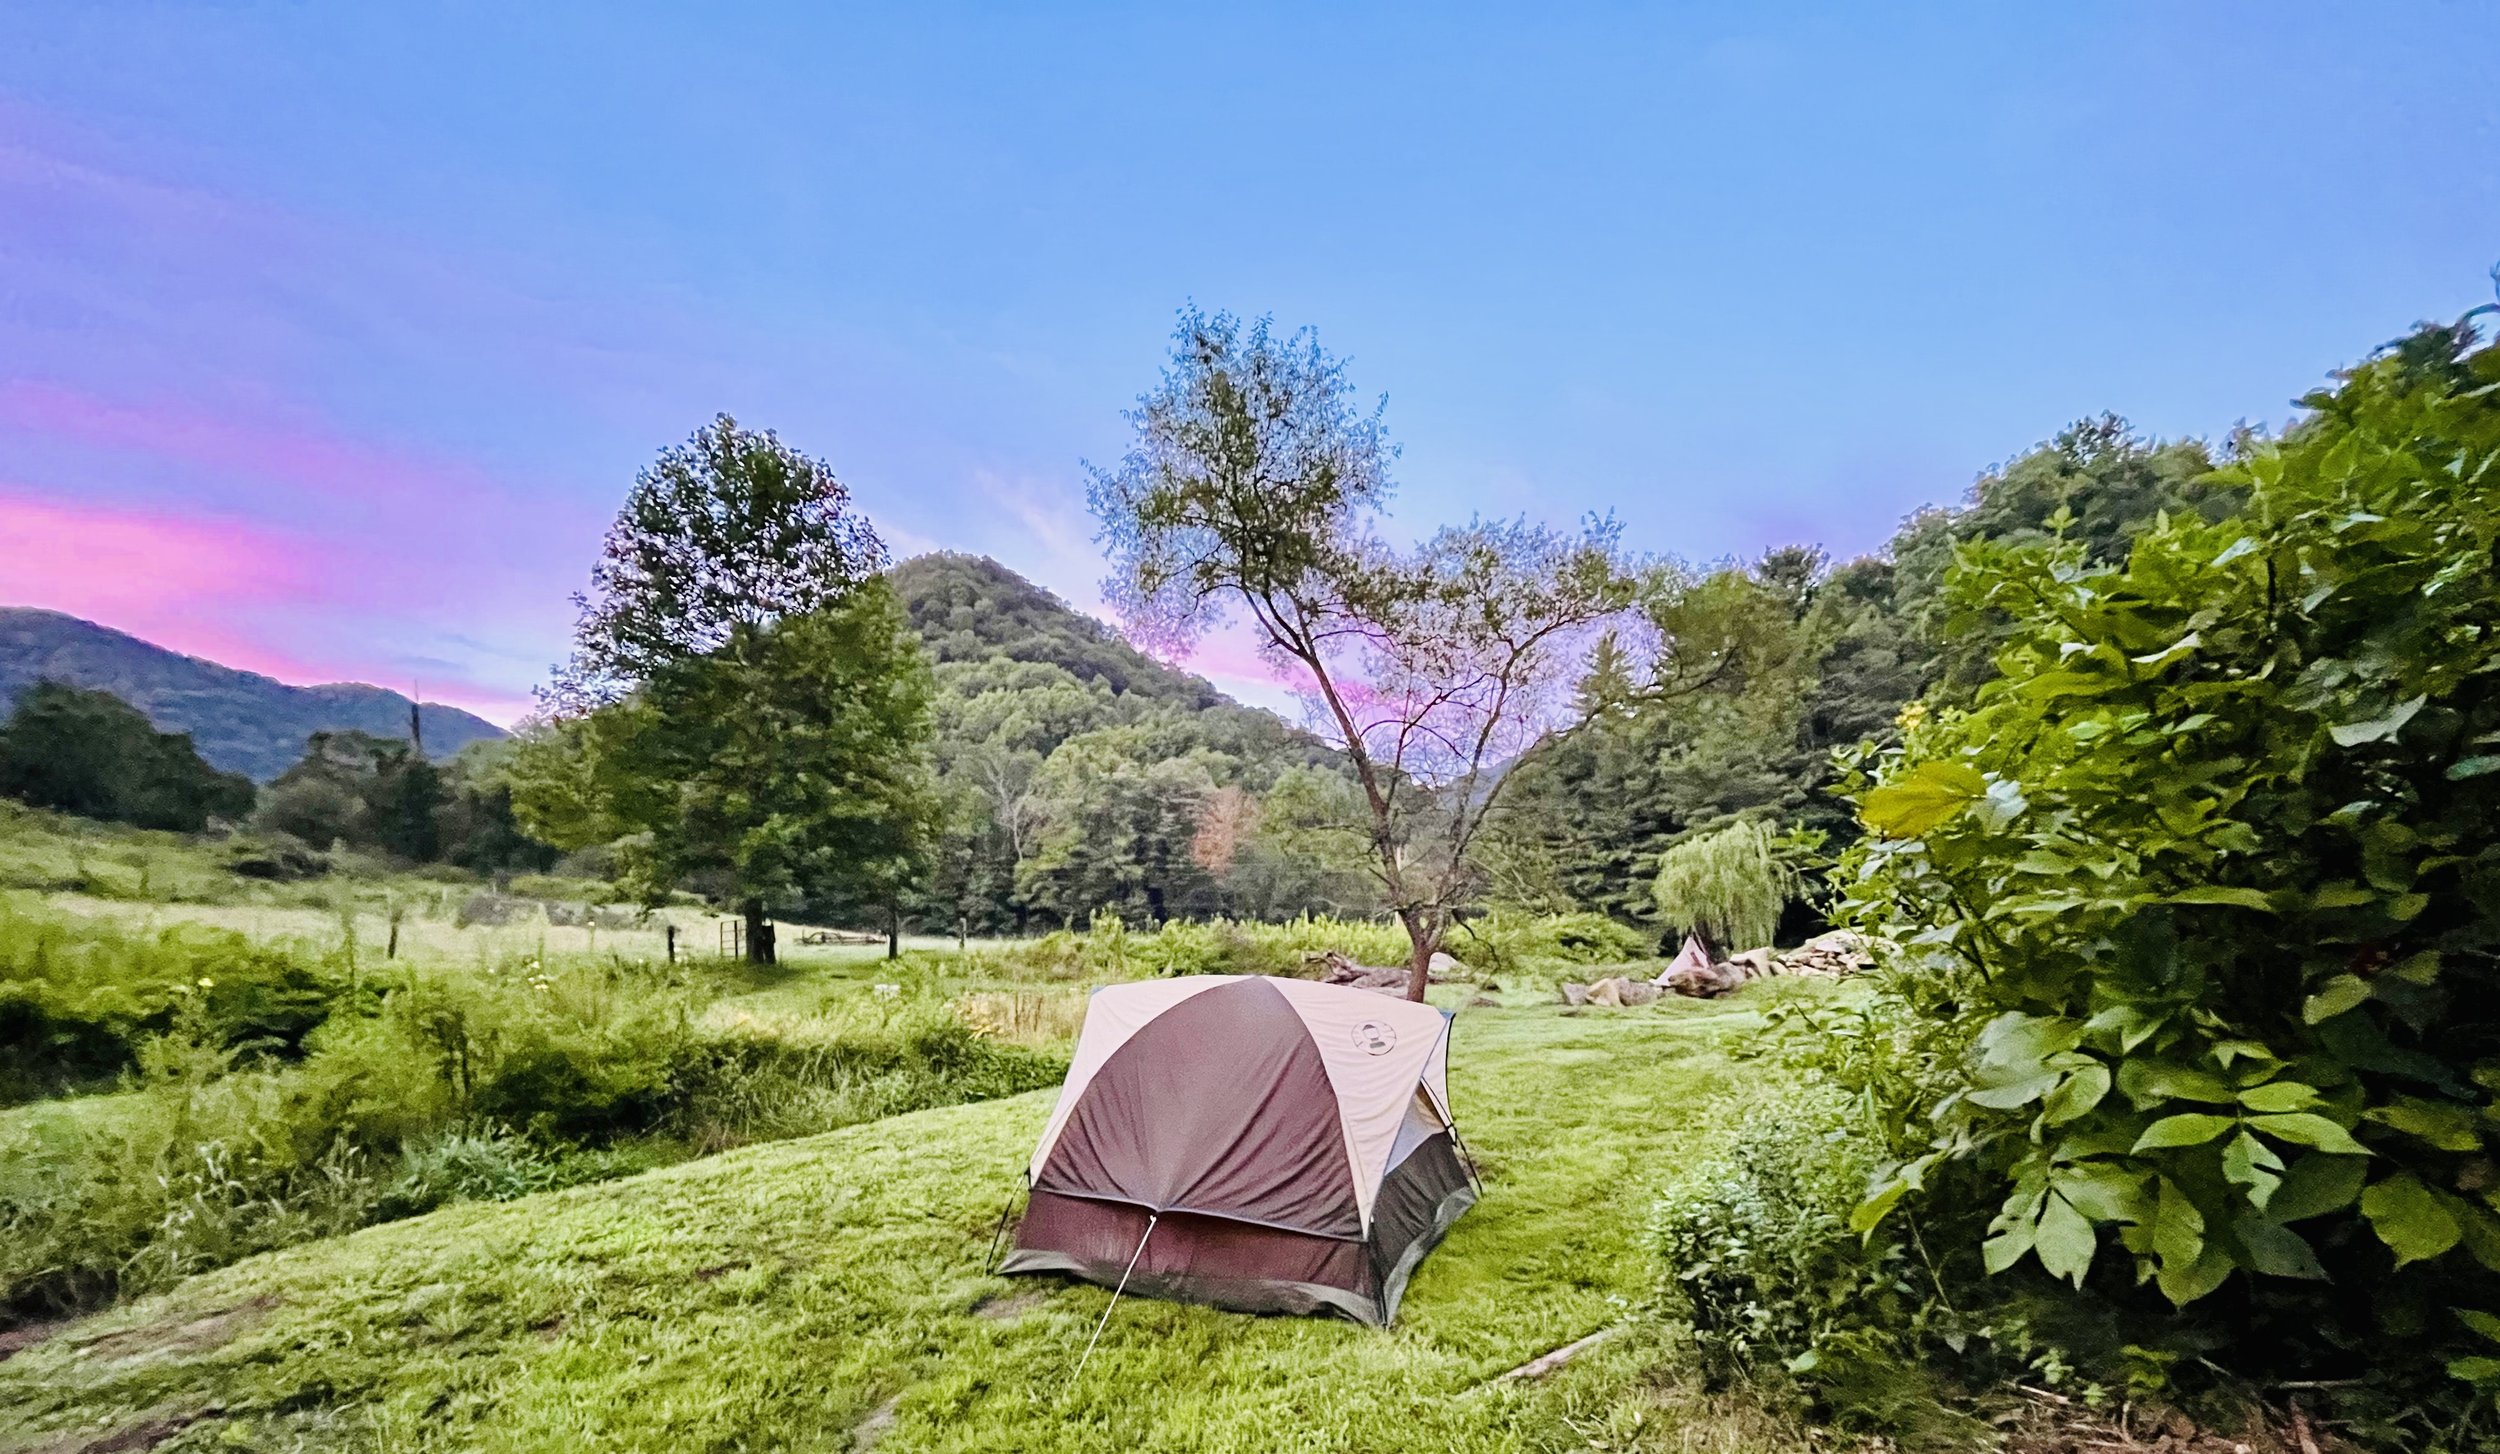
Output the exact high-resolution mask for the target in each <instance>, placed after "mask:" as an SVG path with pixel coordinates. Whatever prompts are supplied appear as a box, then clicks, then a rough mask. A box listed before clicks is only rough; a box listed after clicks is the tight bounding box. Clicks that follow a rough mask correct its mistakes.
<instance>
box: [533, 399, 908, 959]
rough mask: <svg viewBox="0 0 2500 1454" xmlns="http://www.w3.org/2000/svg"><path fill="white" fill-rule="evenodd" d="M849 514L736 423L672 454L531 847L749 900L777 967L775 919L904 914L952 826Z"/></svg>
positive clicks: (904, 665) (813, 478)
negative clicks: (610, 846)
mask: <svg viewBox="0 0 2500 1454" xmlns="http://www.w3.org/2000/svg"><path fill="white" fill-rule="evenodd" d="M847 507H848V495H847V493H846V492H845V491H844V490H843V488H842V486H841V485H840V484H839V483H837V482H836V481H835V479H834V477H833V474H832V471H831V470H829V469H828V468H826V467H825V466H824V465H822V464H821V463H819V462H817V461H814V460H811V459H808V458H807V457H806V456H804V455H800V454H798V453H797V452H796V451H793V450H791V449H789V448H788V447H787V446H784V445H783V444H782V443H781V442H780V441H779V440H778V439H776V438H774V437H773V436H772V435H771V434H769V433H767V434H760V435H759V434H753V433H749V432H746V431H742V430H740V429H739V428H738V427H737V426H736V424H735V423H733V422H732V421H731V420H729V419H728V418H727V417H725V416H724V417H723V418H721V419H719V420H717V421H715V422H714V423H713V424H712V425H710V426H708V427H707V428H705V429H703V430H700V431H698V432H697V433H696V434H695V436H694V438H693V439H692V440H690V441H689V442H688V443H687V444H686V445H685V446H684V447H682V448H679V449H673V450H670V451H668V452H666V453H664V454H663V455H662V456H661V457H660V459H659V461H658V463H656V464H655V465H653V466H652V467H651V468H650V469H647V470H645V471H644V472H643V473H642V475H641V476H640V477H639V478H638V479H637V480H636V482H635V486H634V489H633V491H632V493H631V494H630V495H629V496H628V497H627V500H626V504H625V507H624V509H623V511H622V512H621V513H620V514H619V515H618V517H617V521H616V524H615V526H614V528H613V529H611V531H610V532H609V535H608V540H607V544H606V546H605V548H604V550H603V553H602V555H601V560H600V564H599V567H598V569H597V570H596V571H595V572H594V573H593V586H594V594H593V595H592V596H591V597H589V598H586V599H585V600H584V601H583V602H582V613H581V621H580V624H579V626H578V628H577V630H576V653H575V657H574V661H573V664H572V666H571V667H570V668H569V669H568V671H567V672H566V674H565V676H564V679H563V680H562V682H561V683H560V684H559V689H558V691H557V692H555V693H554V694H553V695H552V704H553V706H554V708H555V710H554V711H553V713H552V714H551V720H550V721H549V722H548V723H546V724H544V725H543V726H542V727H541V728H540V729H539V730H537V731H535V732H534V733H532V734H531V735H530V736H529V737H528V738H527V739H526V740H525V741H524V743H523V744H522V746H521V748H520V750H519V753H518V755H517V758H516V763H515V769H514V778H515V794H514V802H515V808H516V810H517V811H518V813H519V815H520V818H521V821H522V823H523V825H524V826H525V827H527V828H528V829H529V831H530V832H531V833H533V834H534V835H536V836H538V837H540V838H542V839H544V840H545V841H548V842H550V843H554V844H556V845H558V846H560V847H565V848H576V847H587V846H589V845H591V844H596V843H616V844H617V845H618V855H617V857H618V863H619V864H620V867H621V871H622V876H623V878H624V881H625V882H626V884H627V885H628V886H629V887H631V888H632V889H633V890H635V891H636V892H638V893H639V894H640V895H641V896H642V897H644V898H645V899H646V900H647V901H651V902H658V901H659V900H660V899H662V898H663V897H664V896H665V895H666V894H667V893H668V892H669V891H670V890H671V889H673V888H675V887H677V886H679V885H681V884H684V885H693V886H696V887H699V888H702V889H704V890H705V891H707V892H709V893H711V894H713V895H715V896H716V897H718V898H720V899H723V900H725V901H727V902H730V903H732V904H735V905H736V906H737V908H738V910H739V912H740V913H741V914H742V915H743V916H744V918H745V920H746V925H747V944H748V955H749V957H750V958H752V959H754V960H756V961H757V962H759V963H769V962H771V961H772V960H773V958H774V943H773V935H772V930H771V925H770V919H769V914H770V912H771V911H772V910H773V909H774V908H776V907H778V906H787V905H792V904H795V903H799V902H802V901H816V902H848V903H855V904H856V903H868V904H882V905H884V906H885V908H886V909H887V912H888V915H889V917H892V916H893V915H894V914H896V913H897V912H898V905H899V902H900V899H901V897H902V895H903V893H904V892H905V890H906V888H907V886H908V885H909V883H910V882H911V880H912V879H913V878H914V877H915V876H916V875H917V873H918V872H919V871H920V870H921V868H922V867H923V866H924V864H925V861H926V860H925V855H926V852H927V849H928V845H929V841H930V838H931V834H932V830H933V828H934V825H935V817H936V811H937V809H936V803H937V799H936V797H935V794H934V791H933V789H932V785H931V783H930V781H929V777H928V770H927V743H928V735H929V711H930V693H931V681H930V674H929V668H928V664H927V660H926V658H925V657H924V656H923V654H922V652H921V650H920V646H919V643H918V641H917V640H915V639H914V637H913V636H912V634H911V632H910V630H909V628H908V626H907V623H906V620H905V617H904V614H903V611H902V608H901V606H900V604H899V603H898V602H897V601H896V599H895V597H894V593H893V592H892V591H891V590H890V589H889V588H888V587H887V586H886V585H885V584H884V582H883V581H881V580H879V579H877V578H876V577H875V576H874V574H873V572H874V571H875V570H876V569H877V568H878V567H879V566H880V565H881V564H882V562H883V558H884V548H883V546H882V545H881V544H879V542H878V541H877V538H876V535H875V533H874V531H872V530H871V529H870V528H869V526H868V524H867V522H866V521H864V520H862V519H859V518H858V517H857V516H855V515H853V514H851V513H850V512H849V510H848V508H847Z"/></svg>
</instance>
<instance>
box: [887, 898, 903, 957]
mask: <svg viewBox="0 0 2500 1454" xmlns="http://www.w3.org/2000/svg"><path fill="white" fill-rule="evenodd" d="M885 957H886V958H888V959H900V958H902V957H903V913H902V911H901V910H900V909H897V908H895V907H894V906H893V905H892V904H888V905H886V906H885Z"/></svg>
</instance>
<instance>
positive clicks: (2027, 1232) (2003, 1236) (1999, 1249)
mask: <svg viewBox="0 0 2500 1454" xmlns="http://www.w3.org/2000/svg"><path fill="white" fill-rule="evenodd" d="M2032 1236H2033V1226H2032V1224H2031V1223H2024V1224H2023V1225H2022V1226H2019V1227H2012V1228H2008V1229H2007V1230H2005V1231H2003V1232H1999V1233H1998V1234H1997V1235H1995V1236H1993V1237H1991V1238H1989V1239H1988V1240H1987V1241H1985V1242H1983V1243H1981V1244H1980V1245H1979V1259H1980V1261H1981V1262H1982V1263H1983V1264H1984V1265H1986V1267H1987V1269H1988V1271H1989V1272H1991V1273H1998V1272H2003V1271H2005V1270H2006V1269H2007V1268H2009V1267H2012V1266H2013V1265H2014V1264H2015V1263H2017V1262H2020V1261H2022V1260H2023V1254H2024V1253H2026V1252H2029V1251H2030V1250H2031V1243H2032Z"/></svg>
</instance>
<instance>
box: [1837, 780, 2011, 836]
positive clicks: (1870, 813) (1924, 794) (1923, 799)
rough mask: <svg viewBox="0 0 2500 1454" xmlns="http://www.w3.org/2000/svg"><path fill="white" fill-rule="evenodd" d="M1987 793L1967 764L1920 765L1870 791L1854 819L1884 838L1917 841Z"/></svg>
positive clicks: (1984, 782) (1861, 802)
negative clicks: (1858, 818)
mask: <svg viewBox="0 0 2500 1454" xmlns="http://www.w3.org/2000/svg"><path fill="white" fill-rule="evenodd" d="M1987 791H1988V780H1987V779H1986V778H1984V777H1982V776H1980V775H1979V771H1978V769H1976V768H1973V767H1971V766H1969V765H1968V764H1965V763H1959V762H1922V763H1920V764H1919V765H1918V766H1917V767H1915V768H1912V769H1911V770H1910V771H1909V773H1908V774H1907V775H1905V776H1902V777H1899V778H1895V779H1894V780H1893V781H1891V782H1888V783H1885V784H1884V785H1882V786H1881V787H1877V788H1873V789H1870V790H1869V791H1868V792H1867V794H1866V796H1865V797H1864V798H1863V799H1861V800H1860V802H1859V804H1858V816H1859V817H1860V818H1862V819H1864V820H1865V822H1866V826H1867V827H1869V828H1872V829H1874V830H1875V831H1876V832H1878V833H1880V834H1882V835H1884V836H1885V837H1887V838H1919V837H1924V836H1925V835H1926V834H1928V833H1930V832H1933V831H1934V830H1936V829H1937V828H1940V827H1942V826H1944V825H1945V824H1946V823H1949V822H1951V821H1953V819H1954V818H1955V817H1956V816H1957V815H1958V814H1960V813H1961V812H1962V810H1963V809H1965V808H1967V807H1969V806H1970V805H1971V804H1972V803H1973V802H1975V801H1977V800H1978V799H1979V798H1981V797H1983V796H1985V795H1986V794H1987Z"/></svg>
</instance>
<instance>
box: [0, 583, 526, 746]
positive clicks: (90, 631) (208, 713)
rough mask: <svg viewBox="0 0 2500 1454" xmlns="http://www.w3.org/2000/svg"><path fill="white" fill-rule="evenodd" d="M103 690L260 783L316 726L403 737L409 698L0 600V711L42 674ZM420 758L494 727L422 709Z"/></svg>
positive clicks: (435, 706)
mask: <svg viewBox="0 0 2500 1454" xmlns="http://www.w3.org/2000/svg"><path fill="white" fill-rule="evenodd" d="M47 678H48V679H50V680H54V681H59V682H63V683H66V684H68V685H70V686H74V687H85V688H87V689H89V690H100V691H107V692H111V693H112V694H113V695H114V696H116V697H119V698H121V699H122V700H123V701H125V702H128V703H129V704H130V705H132V706H134V707H136V708H138V709H139V710H140V711H141V712H144V713H146V714H147V717H148V720H149V721H150V722H153V723H154V724H155V725H156V726H157V728H158V729H159V730H161V731H166V732H187V733H189V734H191V741H192V743H193V744H194V745H195V746H197V747H198V749H199V753H200V756H201V757H203V758H205V759H207V761H208V762H209V764H210V765H211V766H213V767H216V768H218V769H220V770H222V771H225V772H239V773H242V774H244V775H245V776H247V777H250V778H251V779H253V780H254V781H256V782H267V781H269V780H270V779H271V778H274V777H276V776H277V775H278V774H280V773H282V772H284V771H286V770H287V768H288V767H289V766H290V765H292V764H293V763H294V762H295V760H296V759H298V758H300V757H302V756H303V755H304V740H305V739H306V738H308V737H310V736H311V735H312V734H313V733H315V732H338V731H350V730H352V731H357V732H366V733H370V734H372V735H374V736H376V737H403V738H404V737H406V736H407V735H408V699H407V698H406V697H404V696H401V695H400V694H399V693H397V692H394V691H388V690H385V689H384V688H381V687H373V686H366V685H363V684H361V683H355V682H339V683H332V684H329V685H326V686H315V687H293V686H288V685H287V684H286V683H284V682H281V681H276V680H273V679H272V678H269V677H265V676H262V675H260V674H259V673H257V672H248V671H238V670H236V669H235V668H233V667H230V666H220V665H218V664H217V663H215V662H213V661H204V660H202V659H200V658H199V657H196V656H184V655H182V654H181V653H179V652H173V651H167V650H166V649H165V648H163V647H161V646H155V645H152V644H150V643H148V642H145V641H141V640H140V639H139V638H138V637H135V636H131V635H128V634H126V633H124V632H120V631H115V630H113V629H112V628H110V627H107V626H99V625H97V624H96V623H94V622H92V621H82V620H80V619H78V618H77V617H75V616H66V615H63V614H62V613H60V612H58V611H42V610H35V609H33V608H30V607H22V606H0V714H5V713H6V711H7V709H8V707H9V704H10V703H12V702H13V701H15V700H16V698H17V696H18V694H19V693H20V692H22V691H24V690H25V689H26V688H28V687H30V686H33V685H34V684H35V683H36V682H38V681H42V680H45V679H47ZM423 712H424V718H423V720H424V725H425V748H426V751H427V753H428V754H430V755H432V756H435V757H438V758H444V757H450V756H451V755H452V754H454V753H457V752H458V751H459V750H460V749H461V748H463V747H466V746H468V745H469V744H470V743H472V742H476V741H480V740H482V739H486V738H494V737H501V736H503V735H504V734H503V729H502V728H500V727H497V726H496V725H495V724H494V723H492V722H489V721H487V720H486V719H485V718H483V717H477V716H472V715H471V714H469V713H467V712H463V711H461V710H460V709H459V708H457V707H446V706H443V705H442V704H440V703H437V702H429V703H427V704H426V705H425V707H424V708H423Z"/></svg>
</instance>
